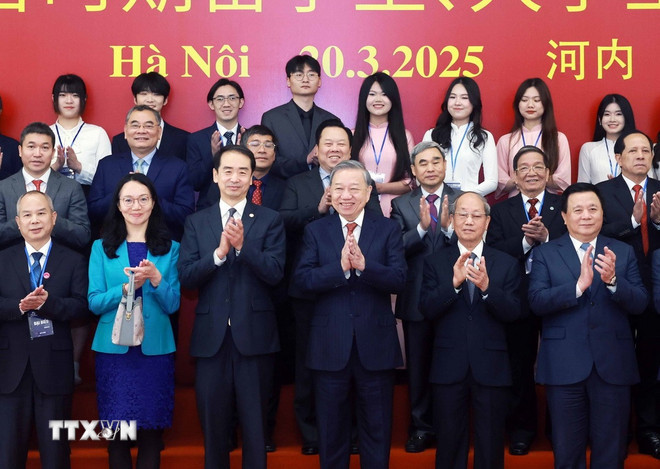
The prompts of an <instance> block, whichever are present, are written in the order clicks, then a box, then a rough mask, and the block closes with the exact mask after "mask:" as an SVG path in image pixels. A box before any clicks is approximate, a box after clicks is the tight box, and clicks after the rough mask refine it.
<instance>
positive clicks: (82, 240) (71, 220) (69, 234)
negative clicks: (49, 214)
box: [53, 183, 92, 249]
mask: <svg viewBox="0 0 660 469" xmlns="http://www.w3.org/2000/svg"><path fill="white" fill-rule="evenodd" d="M70 187H71V192H70V198H69V203H68V206H69V213H68V214H66V217H65V216H64V214H61V216H58V217H57V220H56V222H55V226H54V227H53V237H54V238H55V239H57V240H58V241H59V242H61V243H63V244H66V245H67V246H71V247H73V248H74V249H82V248H85V247H86V246H88V244H89V240H90V238H91V236H92V234H91V233H92V231H91V228H90V226H89V217H88V216H87V201H86V200H85V193H84V192H83V190H82V187H80V184H78V183H76V184H71V185H70Z"/></svg>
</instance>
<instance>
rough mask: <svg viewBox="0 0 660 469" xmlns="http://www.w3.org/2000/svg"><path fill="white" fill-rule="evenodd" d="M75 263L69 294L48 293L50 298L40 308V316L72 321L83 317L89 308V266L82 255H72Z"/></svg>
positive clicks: (71, 259)
mask: <svg viewBox="0 0 660 469" xmlns="http://www.w3.org/2000/svg"><path fill="white" fill-rule="evenodd" d="M70 261H71V262H73V263H74V265H73V267H72V269H71V277H70V280H69V296H66V297H60V296H56V295H50V294H49V295H48V299H47V300H46V302H45V303H44V304H43V306H42V307H41V309H39V316H41V317H43V318H46V319H53V320H56V321H70V320H72V319H77V318H83V317H85V316H86V315H87V314H88V312H87V311H88V309H87V285H88V279H87V268H86V267H87V266H86V261H85V258H84V257H83V256H81V255H76V256H71V257H70Z"/></svg>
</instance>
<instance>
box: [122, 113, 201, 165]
mask: <svg viewBox="0 0 660 469" xmlns="http://www.w3.org/2000/svg"><path fill="white" fill-rule="evenodd" d="M188 135H190V132H188V131H186V130H183V129H180V128H178V127H174V126H173V125H171V124H168V123H167V122H165V127H164V128H163V136H162V137H161V139H160V145H159V146H158V148H159V149H160V151H161V152H162V153H163V154H164V155H169V156H176V157H177V158H179V159H181V160H183V161H186V150H187V147H188ZM130 151H131V149H130V148H129V146H128V142H127V141H126V137H125V136H124V132H122V133H120V134H117V135H115V136H114V137H112V154H113V155H116V154H119V153H127V152H130Z"/></svg>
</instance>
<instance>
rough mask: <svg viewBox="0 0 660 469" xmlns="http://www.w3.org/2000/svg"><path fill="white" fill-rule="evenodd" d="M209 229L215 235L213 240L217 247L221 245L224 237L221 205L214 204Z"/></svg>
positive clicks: (209, 219) (209, 218)
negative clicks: (221, 238)
mask: <svg viewBox="0 0 660 469" xmlns="http://www.w3.org/2000/svg"><path fill="white" fill-rule="evenodd" d="M208 224H209V228H210V229H211V233H212V234H213V240H214V241H215V243H216V245H218V246H219V245H220V236H222V216H221V214H220V204H219V203H217V204H213V210H212V212H211V216H209V217H208Z"/></svg>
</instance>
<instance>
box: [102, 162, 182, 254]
mask: <svg viewBox="0 0 660 469" xmlns="http://www.w3.org/2000/svg"><path fill="white" fill-rule="evenodd" d="M130 181H135V182H138V183H140V184H142V185H143V186H145V187H146V188H147V189H149V194H150V196H151V199H152V200H153V202H154V206H153V209H152V210H151V216H150V217H149V222H148V223H147V232H146V238H147V239H146V241H147V248H148V249H149V252H150V253H151V254H153V255H154V256H162V255H163V254H167V253H168V252H169V251H170V248H171V247H172V239H171V235H170V232H169V230H168V229H167V225H166V224H165V219H164V217H163V212H162V210H161V208H160V204H159V203H158V194H156V188H155V187H154V185H153V183H152V182H151V179H149V178H148V177H147V176H145V175H144V174H140V173H129V174H127V175H126V176H124V177H123V178H121V179H120V180H119V182H118V183H117V187H116V189H115V193H114V195H113V196H112V203H111V204H110V208H109V210H108V214H107V215H106V217H105V221H104V222H103V229H102V230H101V237H102V239H103V241H102V242H103V251H104V252H105V255H106V256H108V257H109V258H110V259H116V258H117V257H119V256H118V255H117V249H118V248H119V245H120V244H121V243H123V242H124V241H125V240H126V235H127V231H126V221H125V220H124V216H123V215H122V213H121V212H120V211H119V193H120V192H121V189H122V188H123V187H124V185H125V184H126V183H128V182H130Z"/></svg>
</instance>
